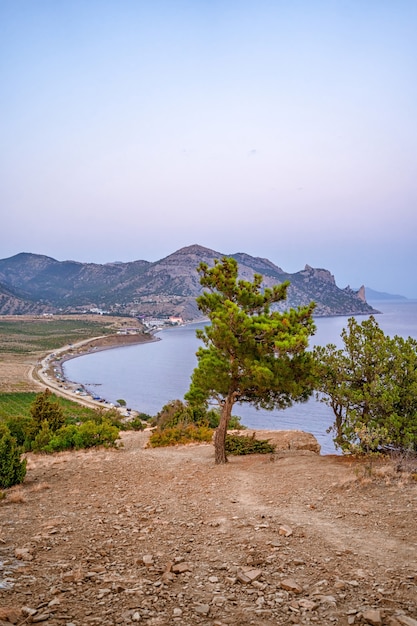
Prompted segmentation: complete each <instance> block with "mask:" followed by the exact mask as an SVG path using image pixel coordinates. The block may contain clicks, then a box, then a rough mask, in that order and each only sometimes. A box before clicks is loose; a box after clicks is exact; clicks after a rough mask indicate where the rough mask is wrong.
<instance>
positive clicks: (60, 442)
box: [43, 424, 79, 452]
mask: <svg viewBox="0 0 417 626" xmlns="http://www.w3.org/2000/svg"><path fill="white" fill-rule="evenodd" d="M78 428H79V427H78V426H76V425H75V424H67V426H63V427H62V428H60V429H59V430H58V431H57V432H56V433H54V435H53V436H52V437H51V439H50V440H49V442H48V444H47V445H46V446H45V448H44V449H43V452H62V451H63V450H71V449H73V448H75V444H74V437H75V433H76V432H77V430H78Z"/></svg>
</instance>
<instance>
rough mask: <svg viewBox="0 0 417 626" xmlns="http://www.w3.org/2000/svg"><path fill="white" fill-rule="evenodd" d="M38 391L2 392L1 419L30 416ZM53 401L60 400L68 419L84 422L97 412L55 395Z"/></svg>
mask: <svg viewBox="0 0 417 626" xmlns="http://www.w3.org/2000/svg"><path fill="white" fill-rule="evenodd" d="M36 395H37V394H36V393H0V421H4V420H7V419H8V418H10V417H29V416H30V405H31V404H32V402H33V400H34V399H35V396H36ZM51 398H52V399H53V401H54V402H55V401H56V402H59V404H60V406H61V407H62V409H63V411H64V415H65V418H66V421H69V422H75V421H76V422H84V421H85V420H87V419H91V418H92V416H93V415H95V414H96V411H95V410H94V409H89V408H88V407H85V406H81V405H80V404H77V403H76V402H72V401H71V400H67V399H65V398H61V397H59V396H55V395H53V396H52V397H51Z"/></svg>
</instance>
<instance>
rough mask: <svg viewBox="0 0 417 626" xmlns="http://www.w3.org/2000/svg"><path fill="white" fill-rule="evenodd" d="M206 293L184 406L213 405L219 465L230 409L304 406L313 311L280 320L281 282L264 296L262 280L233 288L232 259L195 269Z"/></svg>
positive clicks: (307, 393) (291, 312) (308, 309)
mask: <svg viewBox="0 0 417 626" xmlns="http://www.w3.org/2000/svg"><path fill="white" fill-rule="evenodd" d="M198 271H199V273H200V283H201V285H202V287H203V288H205V290H204V291H203V293H202V295H201V296H199V297H198V298H197V304H198V308H199V310H200V311H201V312H202V314H203V315H204V316H205V317H207V318H208V319H209V321H210V324H208V325H207V326H205V328H204V329H203V330H197V337H198V338H199V339H201V341H202V342H203V344H204V347H200V348H199V350H198V352H197V358H198V366H197V367H196V368H195V370H194V372H193V374H192V379H191V385H190V389H189V391H188V392H187V394H186V396H185V399H186V400H187V402H188V403H189V404H190V405H191V406H207V404H208V402H216V403H217V404H218V406H219V407H220V422H219V426H218V427H217V429H216V435H215V442H214V443H215V461H216V463H225V462H226V461H227V455H226V450H225V439H226V433H227V429H228V427H229V423H230V419H231V415H232V409H233V406H234V404H235V403H236V402H247V403H250V404H252V405H254V406H255V407H256V408H264V409H269V410H271V409H274V408H286V407H288V406H291V404H292V403H293V402H296V401H304V400H307V399H308V397H309V396H310V395H311V393H312V390H313V359H312V356H311V354H310V353H309V352H308V351H307V348H308V341H309V337H310V335H312V334H313V333H314V329H315V326H314V322H313V318H312V314H313V310H314V303H311V304H310V305H309V306H306V307H299V308H297V309H290V310H288V311H284V312H280V311H278V310H274V306H273V305H275V304H277V303H279V302H282V301H283V300H285V299H286V296H287V289H288V286H289V283H288V282H284V283H281V284H280V285H275V286H274V287H272V288H269V287H267V288H264V286H263V278H262V276H261V275H260V274H255V275H254V277H253V281H252V282H250V281H246V280H240V279H239V277H238V264H237V262H236V261H235V259H233V258H228V257H224V258H223V259H222V260H221V261H219V260H216V261H215V264H214V267H211V268H209V267H208V265H207V264H206V263H201V264H200V265H199V267H198Z"/></svg>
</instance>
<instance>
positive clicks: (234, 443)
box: [226, 433, 276, 456]
mask: <svg viewBox="0 0 417 626" xmlns="http://www.w3.org/2000/svg"><path fill="white" fill-rule="evenodd" d="M275 447H276V446H275V445H274V444H272V443H269V440H268V439H256V438H255V433H254V434H253V435H252V436H251V437H245V436H244V435H243V436H242V435H232V434H227V435H226V452H227V453H228V454H233V455H235V456H238V455H244V454H273V453H274V452H275Z"/></svg>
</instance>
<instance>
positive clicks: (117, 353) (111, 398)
mask: <svg viewBox="0 0 417 626" xmlns="http://www.w3.org/2000/svg"><path fill="white" fill-rule="evenodd" d="M372 305H373V306H374V308H376V309H378V310H379V311H382V314H381V315H378V316H376V317H377V321H378V324H379V325H380V327H381V328H382V329H383V331H384V332H385V333H386V334H387V335H391V336H393V335H400V336H402V337H405V338H407V337H409V336H411V337H414V338H415V339H417V301H399V302H372ZM347 319H348V318H347V317H328V318H318V319H316V325H317V332H316V334H315V335H314V337H313V338H312V341H311V344H312V345H314V344H316V345H326V344H327V343H335V344H336V345H340V346H341V345H342V341H341V339H340V333H341V331H342V329H343V328H344V327H346V326H347ZM361 319H362V318H358V320H359V321H360V320H361ZM201 326H202V325H201V324H189V325H187V326H180V327H176V328H171V329H167V330H163V331H161V332H160V333H159V334H158V337H159V339H160V340H159V341H155V342H152V343H148V344H139V345H133V346H127V347H123V348H114V349H113V350H105V351H102V352H96V353H92V354H88V355H85V356H82V357H79V358H76V359H71V360H70V361H67V362H66V363H65V364H64V372H65V376H66V377H67V379H69V380H71V381H74V382H75V381H76V382H78V383H81V384H83V385H84V386H85V387H86V388H87V389H88V390H89V391H90V392H91V393H94V394H97V395H99V396H100V397H102V398H105V399H106V400H107V401H108V402H113V403H116V401H117V400H118V399H119V398H123V399H124V400H126V402H127V406H128V407H130V408H132V409H135V410H138V411H142V412H143V413H148V414H150V415H155V414H156V413H157V412H158V411H159V410H160V409H161V408H162V406H163V405H164V404H166V403H167V402H169V401H170V400H174V399H176V398H181V399H182V398H183V396H184V393H185V392H186V391H187V390H188V387H189V384H190V376H191V373H192V371H193V369H194V367H195V366H196V364H197V359H196V357H195V352H196V350H197V348H198V345H199V342H198V340H197V339H196V337H195V330H196V328H198V327H201ZM233 413H234V414H235V415H239V416H240V417H241V422H242V424H244V425H245V426H248V427H249V428H258V429H270V430H275V429H280V430H281V429H282V430H287V429H299V430H304V431H307V432H310V433H312V434H313V435H314V436H315V437H316V438H317V440H318V441H319V443H320V444H321V446H322V453H323V454H332V453H334V452H335V448H334V445H333V441H332V438H331V435H328V434H327V433H326V430H327V428H328V427H329V426H330V425H331V424H332V423H333V412H332V411H331V409H330V408H328V407H327V406H325V405H324V404H322V403H321V402H318V401H316V400H315V399H313V398H312V399H310V400H309V401H308V402H306V403H302V404H296V405H294V406H293V407H291V408H289V409H285V410H282V411H279V410H275V411H263V410H259V411H257V410H256V409H254V408H253V407H251V406H248V405H236V406H235V408H234V411H233Z"/></svg>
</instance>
